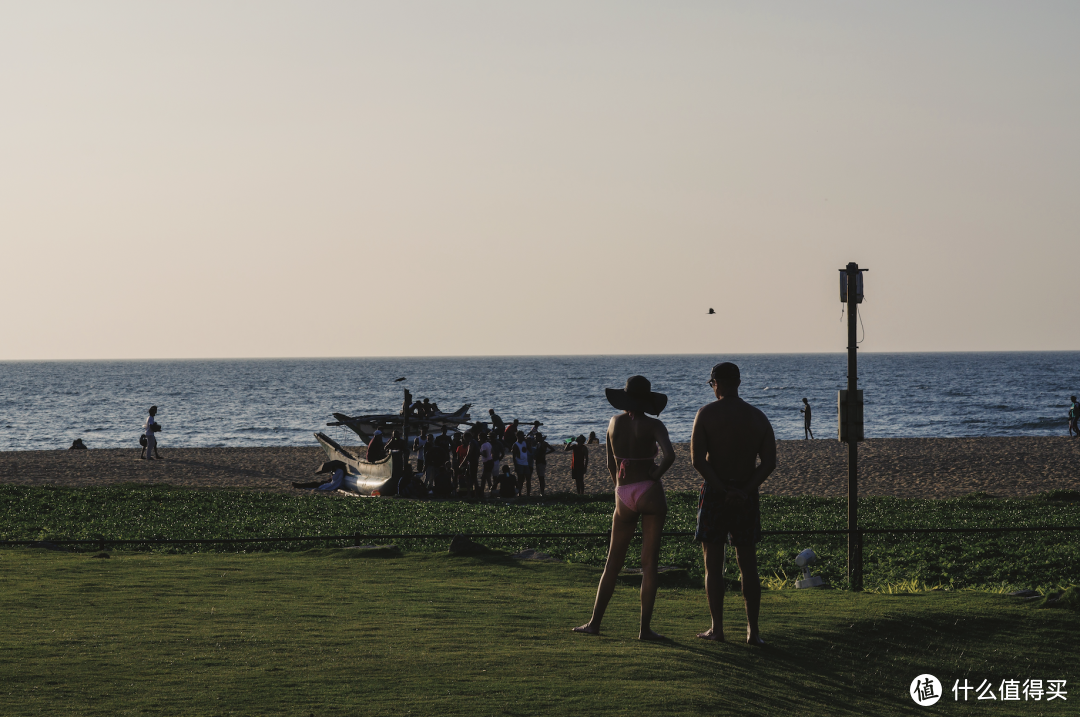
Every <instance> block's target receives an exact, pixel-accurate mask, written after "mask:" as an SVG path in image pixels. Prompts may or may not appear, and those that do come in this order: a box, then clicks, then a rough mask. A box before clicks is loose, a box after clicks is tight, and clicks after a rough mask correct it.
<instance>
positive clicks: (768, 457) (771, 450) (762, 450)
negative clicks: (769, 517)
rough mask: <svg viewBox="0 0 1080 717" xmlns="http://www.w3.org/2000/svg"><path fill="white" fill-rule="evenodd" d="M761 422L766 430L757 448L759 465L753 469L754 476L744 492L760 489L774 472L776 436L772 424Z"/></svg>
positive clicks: (764, 419) (765, 420)
mask: <svg viewBox="0 0 1080 717" xmlns="http://www.w3.org/2000/svg"><path fill="white" fill-rule="evenodd" d="M762 421H764V423H765V429H766V430H765V435H764V436H763V437H762V439H761V446H760V447H759V448H758V457H760V458H761V463H760V464H758V467H757V468H756V469H754V475H753V477H752V478H751V479H750V481H749V482H748V483H747V484H746V490H754V489H756V488H760V487H761V484H762V483H764V482H765V479H766V478H768V477H769V475H770V474H771V473H772V472H773V471H774V470H776V436H775V435H774V434H773V428H772V424H771V423H769V419H767V418H764V417H762Z"/></svg>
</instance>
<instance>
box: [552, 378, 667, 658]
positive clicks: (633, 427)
mask: <svg viewBox="0 0 1080 717" xmlns="http://www.w3.org/2000/svg"><path fill="white" fill-rule="evenodd" d="M605 391H606V393H607V399H608V402H609V403H611V405H612V406H614V407H615V408H617V409H618V410H620V411H623V413H620V414H619V415H617V416H613V417H612V419H611V421H610V422H609V423H608V432H607V465H608V471H610V473H611V480H612V482H613V483H614V484H615V512H614V514H613V515H612V517H611V544H610V546H609V547H608V556H607V562H606V563H605V564H604V574H603V575H602V576H601V577H600V585H599V587H597V589H596V602H595V603H594V604H593V611H592V618H591V619H590V620H589V621H588V622H587V623H585V624H584V625H581V626H580V627H575V628H574V632H582V633H585V634H588V635H599V634H600V622H601V620H603V619H604V611H605V610H607V606H608V602H609V601H610V600H611V595H612V593H613V592H614V591H615V580H616V578H617V577H618V576H619V571H621V570H622V567H623V563H624V562H625V560H626V551H627V549H628V548H629V547H630V540H631V539H632V538H633V537H634V531H635V530H636V529H637V524H638V519H639V518H640V519H641V533H642V536H641V628H640V631H639V632H638V639H639V640H662V639H664V636H663V635H660V634H659V633H657V632H655V631H654V630H653V629H652V613H653V605H654V604H655V602H656V580H657V564H658V562H659V559H660V538H661V536H662V535H663V532H664V520H665V519H666V518H667V499H666V498H665V497H664V486H663V484H662V483H661V482H660V478H661V476H663V475H664V473H665V472H666V471H667V469H668V468H670V467H671V465H672V464H673V463H674V462H675V450H674V449H673V448H672V447H671V440H670V439H669V438H668V432H667V428H666V427H665V426H664V424H663V423H661V422H660V420H659V419H657V418H650V417H649V416H647V415H646V414H648V413H651V414H653V415H656V416H659V415H660V412H661V411H663V410H664V407H665V406H666V405H667V396H665V395H664V394H662V393H655V392H654V391H653V390H652V385H651V384H650V383H649V380H648V379H647V378H645V377H644V376H631V377H630V378H629V379H627V381H626V387H625V388H622V389H614V388H609V389H605ZM580 439H581V443H582V444H584V442H585V437H584V436H581V437H580ZM658 446H659V452H661V453H662V454H663V457H662V458H661V460H660V465H656V463H654V460H655V458H656V454H657V452H658V451H657V447H658ZM581 447H582V448H583V449H584V450H586V451H587V450H588V448H586V447H585V446H584V445H582V446H581Z"/></svg>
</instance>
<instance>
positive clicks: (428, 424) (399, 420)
mask: <svg viewBox="0 0 1080 717" xmlns="http://www.w3.org/2000/svg"><path fill="white" fill-rule="evenodd" d="M470 406H471V404H468V403H466V404H465V405H464V406H462V407H461V408H459V409H458V410H457V411H455V412H453V413H437V414H435V415H433V416H427V417H425V418H421V417H420V416H417V415H412V416H409V421H408V426H407V427H406V425H405V418H404V416H400V415H396V414H376V415H369V416H349V415H347V414H344V413H335V414H334V418H336V419H337V420H336V421H333V422H331V423H327V424H326V425H328V426H346V427H348V428H350V429H352V431H353V432H354V433H356V435H358V436H360V438H362V439H363V441H364V443H369V442H370V441H371V436H372V435H373V434H374V433H375V431H376V430H379V431H382V432H383V435H384V436H389V435H390V433H391V432H393V431H400V430H402V429H405V430H407V431H408V435H407V436H405V438H406V440H408V439H411V438H412V437H414V436H417V435H420V434H428V433H442V431H443V430H444V429H445V430H448V431H456V430H457V429H458V426H460V425H461V424H469V408H470Z"/></svg>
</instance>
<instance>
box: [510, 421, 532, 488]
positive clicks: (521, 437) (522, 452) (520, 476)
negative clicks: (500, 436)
mask: <svg viewBox="0 0 1080 717" xmlns="http://www.w3.org/2000/svg"><path fill="white" fill-rule="evenodd" d="M510 452H511V453H513V454H514V472H515V473H516V474H517V481H518V483H517V490H518V495H521V489H522V487H523V486H524V488H525V495H532V466H531V465H529V443H528V442H527V441H526V440H525V432H524V431H518V432H517V443H515V444H514V445H513V446H511V447H510Z"/></svg>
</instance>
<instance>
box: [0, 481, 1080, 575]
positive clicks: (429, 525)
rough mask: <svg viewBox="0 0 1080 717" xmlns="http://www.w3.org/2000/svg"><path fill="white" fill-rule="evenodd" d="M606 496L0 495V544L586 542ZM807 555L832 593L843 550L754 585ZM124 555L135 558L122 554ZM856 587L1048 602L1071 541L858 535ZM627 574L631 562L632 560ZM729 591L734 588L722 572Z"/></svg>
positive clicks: (1001, 506) (770, 549)
mask: <svg viewBox="0 0 1080 717" xmlns="http://www.w3.org/2000/svg"><path fill="white" fill-rule="evenodd" d="M668 500H669V504H670V513H669V518H668V524H667V529H668V530H671V531H688V530H693V528H694V521H695V516H696V510H697V496H696V495H695V494H692V493H685V492H684V493H678V492H672V493H669V495H668ZM613 505H614V496H613V495H610V494H608V495H600V496H585V497H578V496H572V495H560V496H555V497H552V498H549V499H547V500H538V499H534V500H531V501H522V502H518V503H511V504H504V503H482V504H475V503H464V502H420V501H410V500H395V499H390V498H383V499H354V498H345V499H341V498H333V497H329V496H323V495H304V496H291V495H283V494H277V493H264V492H254V491H252V492H244V491H230V490H186V489H178V488H171V487H169V486H141V485H140V486H117V487H112V488H100V489H88V488H31V487H25V486H12V485H4V486H0V538H3V539H9V540H26V539H32V540H48V539H53V540H57V539H64V538H95V537H98V536H106V537H110V538H131V539H138V538H195V537H203V538H249V537H285V536H317V535H342V534H351V533H354V532H358V531H359V532H364V533H395V534H397V533H458V532H461V533H513V532H598V531H606V530H607V529H608V528H609V527H610V524H611V511H612V508H613ZM846 510H847V504H846V501H845V500H844V499H839V498H813V497H798V498H794V497H776V496H763V498H762V521H763V523H764V527H765V528H766V529H774V530H793V529H803V528H810V529H839V528H844V527H845V526H846V517H845V516H846ZM859 510H860V525H862V527H866V528H871V527H899V528H920V527H948V526H953V527H976V526H1021V525H1028V526H1030V525H1080V494H1077V493H1075V492H1071V493H1067V492H1058V493H1055V494H1046V495H1043V496H1040V497H1037V498H1029V499H996V498H988V497H985V496H973V497H969V498H959V499H953V500H901V499H896V498H867V499H863V500H861V501H860V508H859ZM486 542H487V544H488V545H489V547H493V548H500V549H505V550H509V551H514V552H516V551H519V550H522V549H524V548H539V549H542V550H545V551H547V552H549V553H551V554H552V555H554V556H556V557H558V558H560V559H563V560H567V561H570V562H574V563H583V564H586V565H593V566H600V565H603V561H604V556H605V552H606V544H605V542H604V541H603V540H591V541H590V540H580V539H575V540H559V539H536V538H529V539H498V540H496V539H490V540H488V541H486ZM310 547H311V544H310V543H284V544H283V543H264V544H255V545H247V546H244V547H242V548H236V547H230V546H214V545H209V544H205V545H193V544H189V545H184V546H165V547H163V546H157V547H153V546H149V545H147V546H143V549H146V550H158V551H166V552H194V551H204V550H222V551H235V550H245V551H261V550H275V551H279V550H298V549H307V548H310ZM402 547H403V548H405V549H406V550H409V551H417V552H419V551H427V552H430V551H433V550H437V549H439V548H440V547H445V542H444V541H427V542H425V541H416V540H414V541H408V542H403V543H402ZM806 547H812V548H814V550H815V552H817V554H818V555H819V557H820V558H821V562H820V565H819V566H818V569H817V571H818V572H819V573H820V574H821V575H823V576H824V577H826V578H827V579H829V581H830V582H831V584H833V585H834V586H841V587H842V586H843V585H844V572H845V568H846V561H847V557H846V556H847V548H846V538H845V537H844V536H811V535H804V536H777V537H769V538H766V539H765V540H764V541H763V542H762V543H761V545H760V546H759V551H758V552H759V558H760V562H761V568H762V575H763V576H766V577H767V576H770V575H772V574H780V575H785V574H786V575H788V576H793V575H794V574H795V568H794V565H793V561H794V558H795V555H796V554H798V552H799V551H800V550H802V549H803V548H806ZM129 549H132V550H134V549H135V548H129ZM864 553H865V561H864V562H865V571H866V573H865V574H866V578H865V584H866V587H867V588H869V589H874V590H880V589H889V588H890V587H891V586H895V585H898V584H901V583H911V582H915V581H917V582H918V583H920V584H925V585H930V586H935V585H942V586H945V587H948V588H951V589H959V588H966V587H978V588H982V589H997V590H1002V589H1008V588H1034V589H1040V590H1044V591H1046V590H1050V589H1054V588H1057V587H1064V586H1068V585H1073V584H1076V583H1077V582H1078V580H1080V534H1077V533H1076V532H1072V533H1067V532H1057V533H1007V534H996V535H988V534H950V535H915V534H907V535H905V534H896V535H871V536H867V537H866V544H865V551H864ZM661 561H662V563H664V564H666V565H675V566H680V567H683V568H686V569H687V570H688V571H689V573H690V575H691V577H692V578H693V579H695V580H697V581H699V583H700V579H701V574H702V570H703V566H702V561H701V552H700V548H699V547H698V545H697V544H695V543H694V542H693V540H692V539H690V538H671V539H668V540H665V541H664V544H663V553H662V555H661ZM631 564H633V560H632V559H631ZM728 577H729V578H731V579H733V580H734V579H737V577H738V575H737V571H736V570H735V567H734V565H729V569H728Z"/></svg>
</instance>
